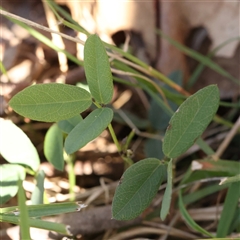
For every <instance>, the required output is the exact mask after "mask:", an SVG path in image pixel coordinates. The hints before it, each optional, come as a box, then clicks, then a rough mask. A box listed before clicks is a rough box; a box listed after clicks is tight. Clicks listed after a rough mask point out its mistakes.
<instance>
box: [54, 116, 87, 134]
mask: <svg viewBox="0 0 240 240" xmlns="http://www.w3.org/2000/svg"><path fill="white" fill-rule="evenodd" d="M82 120H83V119H82V116H81V115H77V116H74V117H72V118H69V119H66V120H62V121H59V122H58V123H57V125H58V127H59V128H60V129H61V130H62V131H63V132H64V133H67V134H68V133H70V132H71V131H72V130H73V128H74V127H76V126H77V125H78V124H79V123H80V122H81V121H82Z"/></svg>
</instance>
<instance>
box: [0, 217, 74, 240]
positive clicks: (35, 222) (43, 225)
mask: <svg viewBox="0 0 240 240" xmlns="http://www.w3.org/2000/svg"><path fill="white" fill-rule="evenodd" d="M0 221H2V222H8V223H12V224H16V225H18V224H19V221H20V219H19V217H17V216H13V215H7V214H0ZM24 221H29V226H30V227H34V228H40V229H45V230H49V231H54V232H58V233H61V234H64V235H71V233H70V232H69V230H68V227H67V226H65V225H64V224H61V223H55V222H48V221H43V220H40V219H33V218H31V219H28V220H25V219H24ZM21 239H24V240H25V239H26V240H29V239H31V238H21Z"/></svg>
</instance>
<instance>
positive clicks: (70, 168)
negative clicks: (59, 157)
mask: <svg viewBox="0 0 240 240" xmlns="http://www.w3.org/2000/svg"><path fill="white" fill-rule="evenodd" d="M74 160H75V155H74V154H70V155H68V156H67V158H66V163H67V167H68V180H69V194H70V198H69V200H70V201H74V200H75V193H74V187H75V185H76V177H75V174H74Z"/></svg>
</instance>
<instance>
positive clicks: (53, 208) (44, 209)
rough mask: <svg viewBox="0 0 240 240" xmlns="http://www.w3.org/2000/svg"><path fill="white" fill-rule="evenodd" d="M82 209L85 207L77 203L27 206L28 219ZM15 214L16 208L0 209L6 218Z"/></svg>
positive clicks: (17, 209)
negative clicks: (5, 214)
mask: <svg viewBox="0 0 240 240" xmlns="http://www.w3.org/2000/svg"><path fill="white" fill-rule="evenodd" d="M84 207H86V205H84V204H81V203H78V202H65V203H54V204H38V205H28V206H27V209H28V215H29V217H30V218H40V217H46V216H52V215H59V214H63V213H69V212H77V211H80V210H81V209H82V208H84ZM17 212H19V207H18V206H15V207H7V208H1V213H7V215H8V216H15V215H16V213H17Z"/></svg>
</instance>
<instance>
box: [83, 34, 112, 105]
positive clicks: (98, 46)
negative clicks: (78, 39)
mask: <svg viewBox="0 0 240 240" xmlns="http://www.w3.org/2000/svg"><path fill="white" fill-rule="evenodd" d="M84 68H85V74H86V78H87V82H88V85H89V89H90V91H91V94H92V96H93V98H94V99H95V100H96V101H97V102H98V103H100V104H107V103H109V102H110V101H111V99H112V96H113V78H112V73H111V69H110V64H109V60H108V56H107V53H106V50H105V47H104V45H103V43H102V41H101V40H100V38H99V37H98V36H97V35H91V36H89V37H88V39H87V41H86V43H85V46H84Z"/></svg>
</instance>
